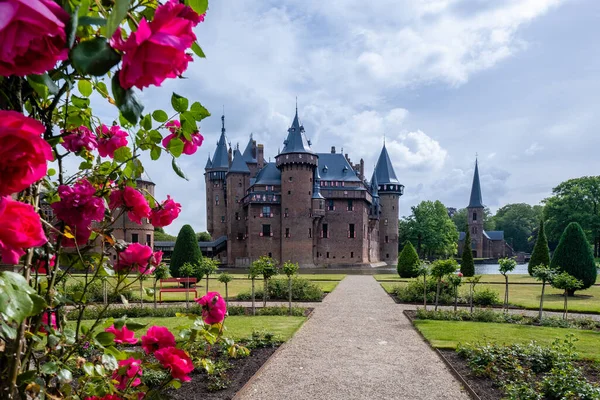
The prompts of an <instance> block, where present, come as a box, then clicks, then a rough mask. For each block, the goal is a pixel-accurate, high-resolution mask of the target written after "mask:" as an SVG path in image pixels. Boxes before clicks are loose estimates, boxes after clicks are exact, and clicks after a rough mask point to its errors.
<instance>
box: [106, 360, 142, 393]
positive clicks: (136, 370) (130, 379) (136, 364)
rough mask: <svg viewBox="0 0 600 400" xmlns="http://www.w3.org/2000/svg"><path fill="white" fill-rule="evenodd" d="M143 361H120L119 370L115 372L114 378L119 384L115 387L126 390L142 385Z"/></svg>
mask: <svg viewBox="0 0 600 400" xmlns="http://www.w3.org/2000/svg"><path fill="white" fill-rule="evenodd" d="M140 376H142V361H141V360H136V359H135V358H133V357H131V358H128V359H127V360H121V361H119V368H117V369H116V370H114V371H113V375H112V378H113V379H114V380H116V381H118V382H119V383H118V384H117V385H115V387H116V388H117V389H119V390H125V389H127V388H128V387H135V386H139V385H140V384H141V383H142V380H141V379H140Z"/></svg>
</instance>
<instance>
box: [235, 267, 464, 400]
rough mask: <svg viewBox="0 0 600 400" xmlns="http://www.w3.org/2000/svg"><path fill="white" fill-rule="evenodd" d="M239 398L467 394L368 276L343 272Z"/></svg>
mask: <svg viewBox="0 0 600 400" xmlns="http://www.w3.org/2000/svg"><path fill="white" fill-rule="evenodd" d="M235 398H236V399H240V400H241V399H243V400H246V399H261V400H270V399H274V400H275V399H276V400H280V399H332V400H335V399H344V400H346V399H453V400H461V399H469V396H468V395H467V393H466V392H464V391H463V390H462V389H461V386H460V384H459V383H458V382H457V381H456V380H455V379H454V377H453V376H452V375H451V373H450V372H449V371H448V369H447V368H446V366H445V365H444V363H443V362H442V361H441V360H440V359H439V357H438V356H437V355H436V354H435V352H434V351H433V350H431V348H430V347H429V346H428V345H427V344H426V343H425V342H424V341H423V339H422V338H421V337H420V336H419V334H418V333H417V332H416V331H415V330H414V329H413V328H412V326H411V323H410V322H409V320H408V319H407V318H406V317H405V316H404V314H402V309H401V308H400V307H398V305H397V304H396V303H394V301H393V300H392V298H391V297H390V296H388V295H387V294H386V293H385V291H384V290H383V289H382V288H381V286H380V285H379V283H378V282H376V281H375V279H373V277H372V276H347V277H346V278H344V280H343V281H342V282H340V284H339V285H338V287H337V288H336V289H335V290H334V291H333V292H332V293H331V294H329V295H328V296H327V297H326V298H325V300H324V301H323V303H322V304H321V305H320V306H318V307H317V308H316V309H315V311H314V312H313V314H312V316H311V318H310V319H309V320H308V321H307V322H306V323H305V324H304V326H303V327H302V328H301V329H300V330H299V331H298V332H297V333H296V335H295V336H294V337H293V338H292V339H290V340H289V341H288V342H287V343H286V344H284V345H283V347H282V348H281V349H280V350H279V351H278V352H277V353H276V354H275V355H274V356H273V357H272V358H271V359H270V360H269V361H268V362H267V363H266V364H265V365H264V366H263V368H262V369H261V370H260V371H259V372H258V373H257V375H255V376H254V378H253V380H251V381H250V382H249V383H248V384H247V385H246V386H245V387H244V389H243V390H242V391H241V392H240V393H238V395H237V396H236V397H235Z"/></svg>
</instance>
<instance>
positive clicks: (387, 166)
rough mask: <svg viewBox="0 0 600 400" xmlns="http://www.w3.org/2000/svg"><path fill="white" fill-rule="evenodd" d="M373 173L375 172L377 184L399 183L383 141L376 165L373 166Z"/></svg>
mask: <svg viewBox="0 0 600 400" xmlns="http://www.w3.org/2000/svg"><path fill="white" fill-rule="evenodd" d="M375 173H376V174H377V183H378V184H379V185H386V184H388V183H395V184H399V183H400V182H399V181H398V178H397V177H396V172H394V167H393V166H392V161H391V160H390V155H389V154H388V151H387V149H386V147H385V143H384V144H383V149H381V154H380V155H379V159H378V160H377V165H376V166H375Z"/></svg>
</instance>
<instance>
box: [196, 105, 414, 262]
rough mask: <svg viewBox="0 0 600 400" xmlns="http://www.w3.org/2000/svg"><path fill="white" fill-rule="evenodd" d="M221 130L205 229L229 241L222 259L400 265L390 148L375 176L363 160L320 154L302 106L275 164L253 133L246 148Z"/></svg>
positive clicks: (211, 165) (398, 191)
mask: <svg viewBox="0 0 600 400" xmlns="http://www.w3.org/2000/svg"><path fill="white" fill-rule="evenodd" d="M221 120H222V128H221V136H220V138H219V141H218V142H217V148H216V149H215V152H214V154H213V156H212V158H211V157H210V156H209V158H208V161H207V164H206V167H205V180H206V217H207V230H208V232H209V233H210V234H211V236H212V238H213V240H216V241H218V240H223V239H224V240H226V243H227V246H226V247H227V253H226V255H224V254H223V253H222V255H220V261H221V262H223V263H224V264H226V265H230V266H247V265H249V264H250V263H251V262H252V261H253V260H256V259H257V258H258V257H260V256H262V255H268V256H271V257H273V258H274V259H276V260H278V261H280V262H284V261H288V260H290V261H292V262H297V263H299V264H300V266H301V267H314V266H323V265H335V266H351V265H360V264H371V265H373V264H375V265H384V263H385V264H389V265H395V264H396V262H397V258H398V215H399V210H398V203H399V198H400V196H402V194H403V191H404V186H403V185H401V184H400V182H399V181H398V178H397V177H396V173H395V172H394V168H393V166H392V162H391V160H390V157H389V154H388V152H387V149H386V147H385V144H384V146H383V149H382V150H381V154H380V156H379V160H378V162H377V165H376V167H375V171H374V172H373V176H372V178H371V181H370V182H367V181H366V180H365V177H364V162H363V161H362V160H361V161H360V163H359V164H357V165H354V164H352V162H351V161H350V159H349V158H348V155H347V154H346V155H344V154H342V153H336V151H335V147H332V148H331V152H330V153H316V152H315V151H313V150H312V148H311V143H310V141H309V140H307V138H306V134H305V131H304V127H303V126H302V125H301V124H300V122H299V119H298V110H297V109H296V115H295V117H294V120H293V122H292V125H291V127H290V128H289V129H288V135H287V138H286V140H285V141H284V142H283V149H282V150H281V151H280V152H279V154H278V155H277V156H276V157H275V162H266V161H265V157H264V146H263V145H262V144H257V143H256V141H255V140H253V138H252V136H250V140H249V142H248V145H247V146H246V148H245V150H244V152H243V153H242V152H241V151H240V149H239V147H238V148H236V149H235V150H234V149H232V148H230V146H229V145H228V142H227V139H226V136H225V117H224V116H223V117H221Z"/></svg>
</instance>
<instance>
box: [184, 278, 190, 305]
mask: <svg viewBox="0 0 600 400" xmlns="http://www.w3.org/2000/svg"><path fill="white" fill-rule="evenodd" d="M188 279H190V277H189V276H188ZM184 287H185V309H186V310H187V309H188V308H190V303H189V301H190V282H189V281H188V282H187V283H186V284H185V286H184Z"/></svg>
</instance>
